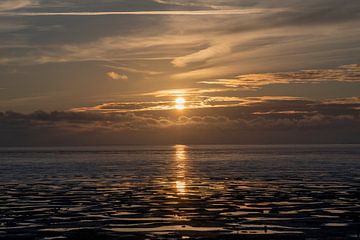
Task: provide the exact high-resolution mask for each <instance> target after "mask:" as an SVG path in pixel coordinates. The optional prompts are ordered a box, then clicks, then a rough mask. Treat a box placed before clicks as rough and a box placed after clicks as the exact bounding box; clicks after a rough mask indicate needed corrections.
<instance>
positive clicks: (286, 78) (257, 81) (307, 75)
mask: <svg viewBox="0 0 360 240" xmlns="http://www.w3.org/2000/svg"><path fill="white" fill-rule="evenodd" d="M328 81H335V82H360V64H350V65H343V66H339V67H338V68H333V69H312V70H302V71H296V72H279V73H261V74H245V75H239V76H237V77H236V78H234V79H217V80H209V81H200V82H199V83H202V84H207V85H218V86H224V87H229V88H245V89H258V88H261V87H263V86H266V85H271V84H289V83H307V84H309V83H310V84H311V83H321V82H328Z"/></svg>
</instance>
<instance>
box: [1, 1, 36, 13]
mask: <svg viewBox="0 0 360 240" xmlns="http://www.w3.org/2000/svg"><path fill="white" fill-rule="evenodd" d="M37 4H38V1H37V0H2V1H1V2H0V16H1V15H2V14H6V12H5V11H12V10H16V9H20V8H25V7H30V6H35V5H37Z"/></svg>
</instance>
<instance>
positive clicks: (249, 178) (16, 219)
mask: <svg viewBox="0 0 360 240" xmlns="http://www.w3.org/2000/svg"><path fill="white" fill-rule="evenodd" d="M294 149H295V150H294ZM275 150H276V151H275ZM275 150H274V149H270V150H269V149H267V148H265V147H264V149H262V148H261V149H259V148H253V149H250V150H249V149H243V148H242V147H241V148H238V147H234V149H231V151H230V150H229V149H226V148H225V149H223V148H221V147H218V149H212V148H205V147H204V148H200V149H198V148H191V147H190V148H189V147H185V146H177V147H173V148H171V147H166V148H165V147H164V149H162V148H160V147H158V148H155V149H143V150H142V149H130V150H129V149H125V150H124V149H120V150H119V149H117V150H116V149H115V150H111V151H110V150H101V151H100V150H94V151H89V150H86V151H85V150H84V151H83V150H81V151H80V150H78V151H74V150H73V149H72V150H71V151H70V150H64V149H63V150H56V151H55V150H54V149H45V150H44V149H43V150H41V151H40V150H36V151H34V150H28V149H27V150H19V149H17V150H9V149H6V150H2V151H1V158H0V160H1V163H0V170H1V177H0V181H1V184H0V192H1V195H0V239H360V238H359V236H358V235H359V233H360V219H359V217H360V162H359V161H360V159H359V152H358V150H357V148H352V147H348V148H344V147H338V148H337V149H336V150H329V149H328V147H322V148H314V149H310V150H311V151H310V150H308V148H302V147H297V148H295V147H294V148H286V149H285V150H284V149H281V147H278V148H277V149H275ZM229 152H231V154H230V153H229ZM259 152H260V153H259ZM310 155H311V156H310ZM269 156H270V157H269ZM144 157H147V158H149V159H151V160H146V161H145V160H142V159H144ZM305 157H307V158H308V160H306V161H305V160H303V159H304V158H305ZM342 158H345V159H342ZM216 159H220V160H216ZM320 167H321V169H320Z"/></svg>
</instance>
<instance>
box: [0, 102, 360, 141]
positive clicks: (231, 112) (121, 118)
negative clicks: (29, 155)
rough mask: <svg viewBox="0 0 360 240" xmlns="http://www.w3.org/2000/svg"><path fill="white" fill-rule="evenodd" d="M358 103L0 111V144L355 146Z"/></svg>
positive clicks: (358, 126)
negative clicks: (178, 109) (122, 110)
mask: <svg viewBox="0 0 360 240" xmlns="http://www.w3.org/2000/svg"><path fill="white" fill-rule="evenodd" d="M359 109H360V103H359V101H358V99H352V100H349V99H345V100H337V101H328V102H315V101H307V100H269V101H265V102H262V103H259V104H252V105H248V106H238V107H226V108H208V109H194V110H187V111H185V112H183V113H179V112H176V111H171V110H166V111H149V112H146V111H145V112H137V113H101V112H99V113H97V112H43V111H37V112H34V113H31V114H23V113H16V112H11V111H9V112H3V113H0V135H1V138H0V145H1V146H40V145H41V146H59V145H63V146H64V145H111V144H178V143H181V144H229V143H233V144H290V143H307V144H308V143H309V144H310V143H360V137H359V136H360V113H359Z"/></svg>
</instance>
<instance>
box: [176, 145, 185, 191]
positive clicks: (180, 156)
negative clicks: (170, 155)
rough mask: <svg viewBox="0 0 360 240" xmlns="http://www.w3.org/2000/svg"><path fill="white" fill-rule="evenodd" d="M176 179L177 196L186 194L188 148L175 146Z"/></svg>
mask: <svg viewBox="0 0 360 240" xmlns="http://www.w3.org/2000/svg"><path fill="white" fill-rule="evenodd" d="M175 164H176V168H175V169H176V178H177V181H176V182H175V189H176V192H177V194H179V195H185V194H186V192H187V191H186V168H187V147H186V146H184V145H175Z"/></svg>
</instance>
